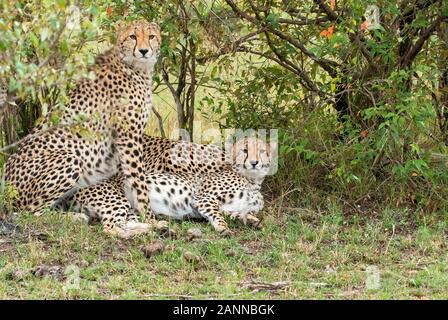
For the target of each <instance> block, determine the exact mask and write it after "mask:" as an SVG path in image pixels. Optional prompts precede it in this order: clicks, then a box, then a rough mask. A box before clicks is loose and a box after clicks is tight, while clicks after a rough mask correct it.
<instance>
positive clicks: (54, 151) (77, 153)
mask: <svg viewBox="0 0 448 320" xmlns="http://www.w3.org/2000/svg"><path fill="white" fill-rule="evenodd" d="M116 31H117V42H116V45H115V46H114V47H113V48H112V49H110V50H109V51H107V52H105V53H103V54H100V55H99V56H98V57H97V59H96V62H95V65H94V67H93V68H92V70H93V71H94V73H95V78H94V79H93V80H91V79H84V80H82V81H80V82H79V83H78V84H77V86H76V88H75V89H74V90H73V91H72V92H71V94H70V100H69V103H68V105H67V106H66V107H65V109H64V110H63V111H62V115H61V116H60V119H61V121H60V122H59V124H58V125H57V126H48V125H47V122H48V121H44V124H41V125H39V126H38V127H37V128H36V129H35V130H34V132H33V133H32V134H30V135H29V136H28V137H27V138H25V139H24V141H23V142H22V143H21V144H20V146H19V147H18V150H17V152H16V153H15V154H13V155H12V156H11V157H10V158H9V159H8V162H7V164H6V170H5V178H6V182H7V183H8V184H9V185H11V186H13V187H15V188H16V190H17V191H18V192H19V195H20V198H19V200H18V201H17V206H18V207H19V208H20V209H25V210H30V211H32V212H34V213H35V214H37V215H39V214H41V213H42V212H43V210H44V209H45V208H46V207H52V206H55V205H57V204H58V203H60V202H61V200H62V199H64V198H65V197H67V196H69V195H71V194H73V193H74V192H75V191H76V190H78V189H80V188H83V187H87V186H91V185H95V184H97V183H99V182H101V181H103V180H105V179H107V178H109V177H111V176H112V175H114V174H115V173H117V172H121V173H122V174H123V176H124V184H123V187H122V188H123V190H122V192H123V194H125V195H126V199H127V201H129V203H130V205H131V207H132V208H133V209H134V210H136V212H138V213H144V212H146V211H147V209H148V199H149V197H148V183H147V181H146V176H145V174H144V170H143V168H144V166H143V156H142V153H143V146H142V142H143V141H142V139H143V133H144V130H145V126H146V123H147V121H148V117H149V114H150V109H151V84H152V73H153V68H154V65H155V63H156V61H157V58H158V54H159V51H160V43H161V34H160V28H159V26H158V25H157V24H155V23H151V22H147V21H145V20H137V21H133V22H130V23H124V22H118V23H117V25H116ZM48 118H49V117H48ZM126 228H128V227H127V226H126V225H120V226H118V225H113V226H111V229H110V230H107V231H108V232H111V233H117V232H121V231H122V229H126ZM129 228H133V229H135V228H137V229H139V228H140V229H142V230H143V231H144V230H146V229H147V228H148V225H146V224H140V225H137V226H136V225H135V224H133V225H132V226H130V227H129Z"/></svg>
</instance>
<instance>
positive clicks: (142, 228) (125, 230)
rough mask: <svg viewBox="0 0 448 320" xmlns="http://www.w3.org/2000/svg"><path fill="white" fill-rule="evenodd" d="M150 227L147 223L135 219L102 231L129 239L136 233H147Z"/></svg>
mask: <svg viewBox="0 0 448 320" xmlns="http://www.w3.org/2000/svg"><path fill="white" fill-rule="evenodd" d="M149 229H150V226H149V224H147V223H140V222H135V221H129V222H127V223H126V224H124V225H122V226H114V227H112V228H105V229H104V231H105V232H106V233H108V234H111V235H113V236H117V237H119V238H122V239H129V238H132V237H135V236H137V235H141V234H144V233H148V231H149Z"/></svg>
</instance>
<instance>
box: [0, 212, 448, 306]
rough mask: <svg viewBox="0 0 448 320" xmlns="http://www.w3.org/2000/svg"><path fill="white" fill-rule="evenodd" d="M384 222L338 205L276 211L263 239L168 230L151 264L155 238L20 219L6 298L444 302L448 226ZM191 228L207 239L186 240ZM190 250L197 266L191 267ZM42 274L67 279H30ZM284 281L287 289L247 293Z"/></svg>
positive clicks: (2, 270) (394, 216)
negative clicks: (374, 278) (371, 279)
mask: <svg viewBox="0 0 448 320" xmlns="http://www.w3.org/2000/svg"><path fill="white" fill-rule="evenodd" d="M377 216H378V215H377ZM379 216H382V217H381V218H372V217H371V216H370V215H368V214H367V213H366V216H365V217H359V216H358V217H357V218H354V217H346V216H344V214H343V213H342V211H341V210H340V209H339V208H338V206H335V205H330V206H328V209H327V210H326V211H324V212H321V213H318V212H315V211H313V210H309V209H305V208H298V209H288V210H287V211H286V209H285V210H279V209H278V208H273V207H271V209H268V210H266V211H265V212H264V214H263V218H264V228H263V230H258V231H257V230H252V229H250V228H249V227H245V226H242V225H240V224H239V223H236V222H230V225H231V227H232V228H233V229H234V230H235V231H236V235H235V236H234V237H232V238H222V237H220V236H219V235H217V234H216V233H215V232H214V231H213V230H212V228H211V227H210V226H209V225H208V224H207V223H201V222H189V221H185V222H182V223H177V222H172V223H171V226H172V228H173V229H174V230H175V231H176V234H177V238H176V239H162V240H160V241H163V243H164V244H165V246H166V248H165V251H164V252H162V253H161V254H159V255H157V256H155V257H152V258H147V257H145V256H144V254H143V253H142V251H141V250H140V248H141V246H143V245H148V244H150V243H153V242H154V241H158V236H157V235H156V234H155V233H151V234H148V235H145V236H140V237H138V238H136V239H132V240H120V239H117V238H113V237H110V236H107V235H105V234H103V233H102V231H101V228H100V226H84V225H81V224H79V223H76V222H72V221H71V219H70V218H69V217H67V216H65V215H61V214H58V213H49V214H47V215H44V216H42V217H34V216H31V215H26V214H23V215H20V216H18V217H17V218H16V223H17V224H18V225H20V227H21V232H20V233H19V234H18V235H15V236H8V237H7V236H0V299H16V298H22V299H31V298H39V299H43V298H58V299H60V298H62V299H73V298H82V299H135V298H136V299H168V298H191V299H197V298H230V299H234V298H235V299H236V298H238V299H254V298H257V299H258V298H260V299H263V298H268V299H271V298H281V299H306V298H310V299H353V298H355V299H361V298H367V299H401V298H411V299H421V298H431V299H435V298H440V299H447V298H448V285H447V284H448V272H447V271H448V258H447V254H446V252H447V250H446V249H447V248H446V244H447V236H446V224H447V223H448V221H447V219H446V217H445V218H440V217H437V219H429V218H425V219H423V218H419V217H417V215H414V214H413V213H412V212H409V211H403V212H399V211H392V210H385V211H384V212H383V214H381V215H379ZM192 226H194V227H199V228H200V229H201V230H202V232H203V237H202V238H201V239H199V240H197V241H188V240H187V239H186V238H187V237H186V232H187V230H188V229H189V228H191V227H192ZM187 251H189V252H191V253H193V254H194V255H196V256H197V257H198V261H196V262H188V261H186V259H185V258H184V253H185V252H187ZM42 265H46V266H60V269H61V271H60V272H59V274H58V276H55V277H51V276H46V277H39V276H36V275H34V274H33V270H35V269H36V268H37V267H38V266H42ZM69 266H76V268H78V270H79V288H76V287H75V288H72V289H65V288H64V286H65V285H66V284H67V283H68V282H69V279H71V278H72V276H73V273H72V271H70V269H66V268H67V267H69ZM372 267H373V268H377V269H378V270H379V273H380V281H379V288H376V289H368V288H366V277H367V272H366V270H369V268H372ZM64 270H65V271H66V273H67V274H66V275H64V274H63V273H64ZM17 274H19V276H18V275H17ZM74 278H75V279H77V277H76V275H75V277H74ZM279 281H283V282H287V286H286V287H282V288H280V289H278V290H274V289H273V290H267V289H261V290H254V288H255V287H253V286H251V285H250V283H253V282H263V283H274V282H279ZM248 283H249V285H248ZM268 289H269V288H268Z"/></svg>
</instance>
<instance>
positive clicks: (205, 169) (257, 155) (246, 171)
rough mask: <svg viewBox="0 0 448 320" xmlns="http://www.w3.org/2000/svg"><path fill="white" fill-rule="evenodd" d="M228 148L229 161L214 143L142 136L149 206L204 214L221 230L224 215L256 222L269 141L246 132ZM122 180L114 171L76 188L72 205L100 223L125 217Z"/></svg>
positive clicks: (178, 215) (174, 213)
mask: <svg viewBox="0 0 448 320" xmlns="http://www.w3.org/2000/svg"><path fill="white" fill-rule="evenodd" d="M230 150H231V151H232V152H231V155H230V156H231V157H229V158H230V159H231V164H228V162H226V157H225V155H224V152H223V151H222V150H221V149H219V148H218V147H216V146H213V145H199V144H193V143H188V142H176V141H171V140H166V139H161V138H154V137H145V163H146V169H147V170H148V171H147V181H148V183H149V189H150V195H149V197H150V200H151V201H150V202H151V209H152V211H153V212H154V213H155V214H157V215H162V216H165V217H169V218H173V219H184V218H186V217H201V218H206V219H207V220H208V221H209V222H210V223H211V224H212V225H213V227H214V228H215V229H216V230H217V231H219V232H221V233H223V234H230V233H231V231H230V230H229V228H228V226H227V223H226V221H225V220H224V217H223V215H230V216H231V217H233V218H238V219H240V220H242V221H244V222H245V223H249V224H251V225H255V226H258V225H259V219H258V218H256V217H255V214H256V213H258V212H259V211H260V210H261V209H262V208H263V196H262V194H261V192H260V187H261V183H262V182H263V179H264V177H265V176H266V175H267V173H268V171H269V169H270V151H269V146H268V145H266V144H265V143H264V142H263V141H261V140H258V139H253V138H248V139H243V140H241V141H238V142H237V143H236V144H235V145H234V146H233V148H231V149H230ZM229 158H228V159H229ZM121 184H122V180H121V177H120V176H116V177H114V178H113V179H111V180H109V181H107V182H105V183H102V184H100V185H96V186H93V187H90V188H86V189H83V190H80V191H79V192H78V193H77V194H76V195H75V196H74V197H73V198H72V204H73V205H74V210H75V211H77V212H84V213H86V214H88V215H90V216H91V217H96V218H100V219H101V220H102V221H103V223H105V224H107V223H110V221H118V220H121V223H124V221H125V220H126V219H127V218H129V217H132V213H130V211H132V210H131V208H130V207H129V205H128V204H127V203H126V198H125V197H124V195H123V194H122V193H120V192H119V190H120V189H121V188H120V185H121ZM132 219H134V220H133V221H135V218H132ZM131 235H133V234H132V233H126V234H123V236H126V237H128V236H131Z"/></svg>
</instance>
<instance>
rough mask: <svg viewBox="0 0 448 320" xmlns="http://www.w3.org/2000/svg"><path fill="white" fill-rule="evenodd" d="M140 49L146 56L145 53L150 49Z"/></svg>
mask: <svg viewBox="0 0 448 320" xmlns="http://www.w3.org/2000/svg"><path fill="white" fill-rule="evenodd" d="M138 51H140V53H141V54H142V55H143V56H145V54H147V53H148V51H149V50H148V49H139V50H138Z"/></svg>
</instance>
